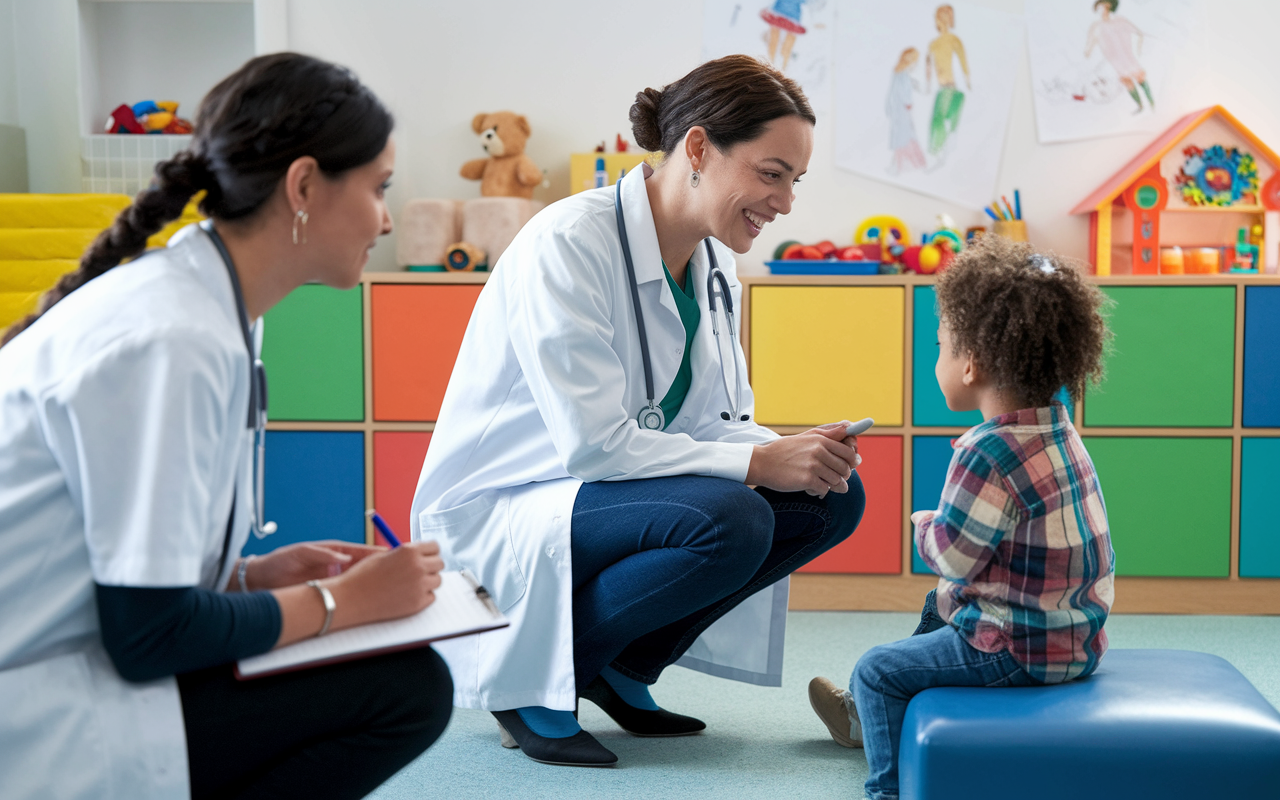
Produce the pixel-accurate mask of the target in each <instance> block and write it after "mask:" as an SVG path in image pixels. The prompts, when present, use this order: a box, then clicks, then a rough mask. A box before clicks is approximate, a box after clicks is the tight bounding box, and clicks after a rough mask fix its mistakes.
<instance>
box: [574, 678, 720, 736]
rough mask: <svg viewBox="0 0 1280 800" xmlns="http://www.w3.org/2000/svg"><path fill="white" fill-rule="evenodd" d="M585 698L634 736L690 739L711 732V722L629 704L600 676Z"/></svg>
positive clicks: (583, 694)
mask: <svg viewBox="0 0 1280 800" xmlns="http://www.w3.org/2000/svg"><path fill="white" fill-rule="evenodd" d="M581 697H582V698H583V699H584V700H590V701H591V702H593V703H595V704H596V705H598V706H600V709H601V710H602V711H604V713H606V714H608V715H609V716H610V717H612V718H613V721H614V722H616V723H618V725H619V726H620V727H621V728H622V729H623V730H624V731H626V732H627V733H629V734H631V735H632V736H688V735H690V734H693V733H698V732H699V731H704V730H706V729H707V723H705V722H703V721H702V720H700V719H694V718H693V717H686V716H684V715H683V714H672V713H671V712H670V711H667V710H665V709H661V708H660V709H658V710H657V711H646V710H645V709H643V708H636V707H635V706H633V705H628V703H627V701H625V700H623V699H622V697H620V696H619V695H618V693H617V692H615V691H614V690H613V687H612V686H610V685H609V682H608V681H606V680H605V679H604V678H602V677H600V676H599V675H597V676H596V679H595V680H593V681H592V682H591V683H590V684H589V685H588V686H587V688H586V689H583V690H582V694H581Z"/></svg>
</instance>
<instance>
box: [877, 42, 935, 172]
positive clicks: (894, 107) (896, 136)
mask: <svg viewBox="0 0 1280 800" xmlns="http://www.w3.org/2000/svg"><path fill="white" fill-rule="evenodd" d="M919 63H920V51H919V50H917V49H915V48H914V47H908V48H907V49H906V50H903V51H902V55H901V56H899V57H898V65H897V66H896V67H894V68H893V81H892V82H891V83H890V84H889V97H888V98H887V99H886V100H885V108H884V110H885V113H886V114H888V115H889V149H890V150H892V151H893V161H892V163H891V164H890V165H889V173H890V174H892V175H897V174H898V173H900V172H902V171H903V170H904V169H923V168H924V166H925V160H924V153H923V152H921V150H920V142H919V141H917V140H916V123H915V121H914V120H912V119H911V106H912V103H913V100H912V93H913V92H918V91H920V85H919V84H918V83H916V79H915V78H914V77H913V76H912V73H913V72H914V71H915V68H916V65H917V64H919Z"/></svg>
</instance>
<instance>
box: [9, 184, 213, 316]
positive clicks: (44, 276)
mask: <svg viewBox="0 0 1280 800" xmlns="http://www.w3.org/2000/svg"><path fill="white" fill-rule="evenodd" d="M198 199H199V198H196V200H193V201H192V203H191V204H190V205H188V206H187V208H186V209H185V210H184V211H183V213H182V216H181V217H180V218H179V219H177V220H174V221H173V222H171V223H169V224H168V225H166V226H165V227H164V229H162V230H161V231H160V232H159V233H157V234H156V235H154V236H152V237H151V238H150V239H148V240H147V246H148V247H164V246H165V245H166V244H167V243H168V241H169V237H171V236H173V234H174V233H176V232H177V231H178V230H179V229H181V228H182V227H184V226H186V225H189V224H191V223H192V222H196V221H198V220H200V219H201V216H200V214H199V213H198V212H197V211H196V202H197V201H198ZM130 202H132V199H131V198H129V197H127V196H125V195H117V194H0V329H2V328H5V327H8V326H9V325H10V324H11V323H13V322H14V321H16V320H17V319H19V318H20V317H23V316H25V315H26V314H29V313H31V312H32V311H34V310H35V307H36V303H37V302H38V301H39V298H40V295H41V294H43V293H44V292H45V291H47V290H48V289H49V288H51V287H52V286H53V285H54V283H56V282H57V280H58V278H59V277H60V276H61V275H62V274H63V273H65V272H69V271H70V270H73V269H75V268H76V267H77V265H78V264H79V261H80V256H81V254H83V253H84V251H85V249H86V248H87V247H88V246H89V245H90V244H91V243H92V242H93V240H94V239H95V238H97V236H98V234H99V233H101V232H102V230H103V229H105V228H107V227H109V226H110V225H111V223H112V222H113V221H114V220H115V218H116V216H117V215H118V214H119V213H120V211H121V210H123V209H125V208H127V207H128V205H129V203H130Z"/></svg>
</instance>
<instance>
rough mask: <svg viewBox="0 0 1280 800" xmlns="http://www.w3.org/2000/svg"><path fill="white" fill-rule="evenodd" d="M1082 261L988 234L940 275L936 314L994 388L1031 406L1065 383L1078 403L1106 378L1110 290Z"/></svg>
mask: <svg viewBox="0 0 1280 800" xmlns="http://www.w3.org/2000/svg"><path fill="white" fill-rule="evenodd" d="M1082 272H1083V270H1082V268H1081V267H1079V266H1077V262H1074V261H1071V260H1068V259H1065V258H1062V257H1060V256H1056V255H1053V254H1052V253H1041V252H1037V251H1036V250H1035V249H1034V248H1033V247H1032V246H1031V245H1029V244H1027V243H1025V242H1011V241H1009V240H1008V239H1005V238H1004V237H1002V236H994V235H991V236H983V237H982V238H981V239H979V240H977V241H976V242H974V243H973V245H972V246H970V247H967V248H965V250H964V252H962V253H961V254H960V255H959V256H957V257H956V260H955V261H954V262H953V263H952V264H951V266H950V267H948V268H947V269H946V271H944V272H943V273H942V275H941V277H939V278H938V286H937V289H938V316H939V318H940V319H941V320H942V322H943V324H945V325H946V326H947V328H948V330H950V332H951V342H952V345H953V347H954V348H955V353H954V355H957V356H963V355H965V354H972V355H973V359H974V361H976V362H977V364H978V366H979V367H981V368H982V370H983V371H984V372H986V374H987V376H988V378H989V379H990V380H991V381H992V382H993V383H994V384H995V387H996V388H997V389H998V390H1000V391H1003V392H1007V393H1008V394H1010V395H1011V396H1013V397H1014V398H1016V399H1017V400H1019V401H1021V402H1025V403H1027V404H1029V407H1037V408H1038V407H1041V406H1047V405H1049V403H1050V401H1051V400H1052V398H1053V396H1054V395H1055V394H1056V393H1057V391H1058V390H1059V389H1060V388H1062V387H1063V386H1065V387H1066V388H1067V391H1068V392H1069V393H1070V394H1071V397H1072V399H1073V400H1074V401H1075V402H1077V403H1078V402H1080V398H1081V397H1082V396H1083V394H1084V389H1085V386H1086V385H1088V384H1093V385H1095V386H1096V385H1097V383H1098V381H1100V380H1101V379H1102V374H1103V364H1102V357H1103V354H1104V352H1105V350H1106V348H1107V346H1108V344H1109V343H1110V340H1111V332H1110V331H1109V330H1108V329H1107V321H1106V318H1105V317H1104V316H1103V311H1104V310H1105V309H1106V307H1107V306H1108V305H1109V302H1110V301H1109V300H1107V298H1106V295H1104V294H1103V293H1102V292H1101V291H1099V289H1098V287H1097V286H1095V285H1093V284H1092V283H1090V282H1089V281H1088V280H1087V279H1085V278H1084V277H1083V274H1082Z"/></svg>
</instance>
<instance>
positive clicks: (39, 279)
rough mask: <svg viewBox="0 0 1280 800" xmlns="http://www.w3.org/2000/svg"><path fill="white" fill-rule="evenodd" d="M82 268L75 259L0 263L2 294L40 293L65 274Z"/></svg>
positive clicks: (0, 289) (0, 287)
mask: <svg viewBox="0 0 1280 800" xmlns="http://www.w3.org/2000/svg"><path fill="white" fill-rule="evenodd" d="M79 268H80V262H79V261H76V260H75V259H70V258H65V259H48V260H41V261H0V292H36V293H40V292H43V291H45V290H46V289H48V288H49V287H51V286H53V285H54V284H55V283H57V282H58V278H61V277H62V276H63V275H64V274H66V273H68V272H71V271H72V270H74V269H79Z"/></svg>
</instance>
